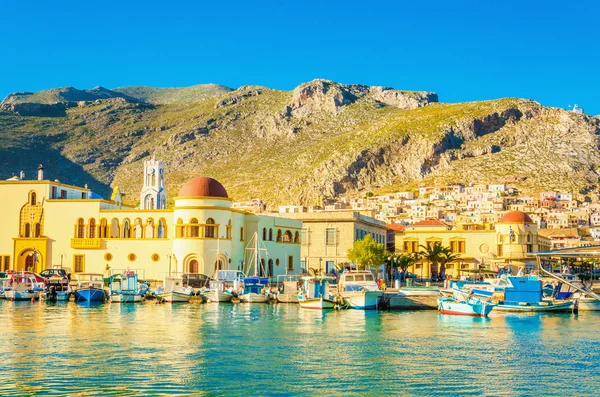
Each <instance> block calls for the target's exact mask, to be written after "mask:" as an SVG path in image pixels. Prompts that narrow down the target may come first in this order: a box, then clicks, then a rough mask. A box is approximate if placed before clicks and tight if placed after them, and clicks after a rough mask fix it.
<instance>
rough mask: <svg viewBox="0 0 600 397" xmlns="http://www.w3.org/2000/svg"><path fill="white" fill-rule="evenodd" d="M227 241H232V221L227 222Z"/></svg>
mask: <svg viewBox="0 0 600 397" xmlns="http://www.w3.org/2000/svg"><path fill="white" fill-rule="evenodd" d="M225 237H226V238H227V239H229V240H231V219H230V220H229V221H228V222H227V230H226V236H225Z"/></svg>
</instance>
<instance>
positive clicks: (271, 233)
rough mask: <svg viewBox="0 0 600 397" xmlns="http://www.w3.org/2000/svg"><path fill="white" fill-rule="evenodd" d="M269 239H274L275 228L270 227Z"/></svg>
mask: <svg viewBox="0 0 600 397" xmlns="http://www.w3.org/2000/svg"><path fill="white" fill-rule="evenodd" d="M269 241H273V229H270V228H269Z"/></svg>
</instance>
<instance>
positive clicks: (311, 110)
mask: <svg viewBox="0 0 600 397" xmlns="http://www.w3.org/2000/svg"><path fill="white" fill-rule="evenodd" d="M368 92H369V87H368V86H365V85H342V84H338V83H335V82H333V81H329V80H320V79H318V80H313V81H311V82H310V83H305V84H301V85H299V86H298V87H296V89H294V92H293V96H292V103H291V104H290V106H289V109H290V111H289V113H290V114H291V115H292V116H294V117H299V118H303V117H307V116H316V115H319V114H323V113H324V114H328V115H336V114H338V113H339V112H340V110H341V109H342V108H343V107H344V106H347V105H350V104H352V103H354V102H355V101H356V100H357V99H358V98H360V97H363V96H364V95H366V94H367V93H368Z"/></svg>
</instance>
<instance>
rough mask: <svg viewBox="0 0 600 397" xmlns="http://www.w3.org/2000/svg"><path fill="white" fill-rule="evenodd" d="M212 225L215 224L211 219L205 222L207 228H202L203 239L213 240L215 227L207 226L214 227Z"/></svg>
mask: <svg viewBox="0 0 600 397" xmlns="http://www.w3.org/2000/svg"><path fill="white" fill-rule="evenodd" d="M214 224H215V220H214V219H213V218H208V219H207V220H206V225H207V226H205V227H204V237H206V238H215V227H214V226H209V225H214Z"/></svg>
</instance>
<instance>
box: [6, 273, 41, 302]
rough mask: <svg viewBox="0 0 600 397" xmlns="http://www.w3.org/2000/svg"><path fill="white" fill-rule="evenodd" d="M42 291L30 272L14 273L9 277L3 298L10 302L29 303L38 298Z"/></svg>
mask: <svg viewBox="0 0 600 397" xmlns="http://www.w3.org/2000/svg"><path fill="white" fill-rule="evenodd" d="M42 290H43V289H42V288H41V287H40V286H39V283H38V281H37V280H36V278H35V277H34V276H33V275H32V274H31V273H30V272H20V273H15V274H12V275H11V276H10V279H9V280H8V282H7V288H6V290H5V291H4V297H5V298H6V299H8V300H12V301H30V300H36V299H39V298H40V293H41V291H42Z"/></svg>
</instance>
